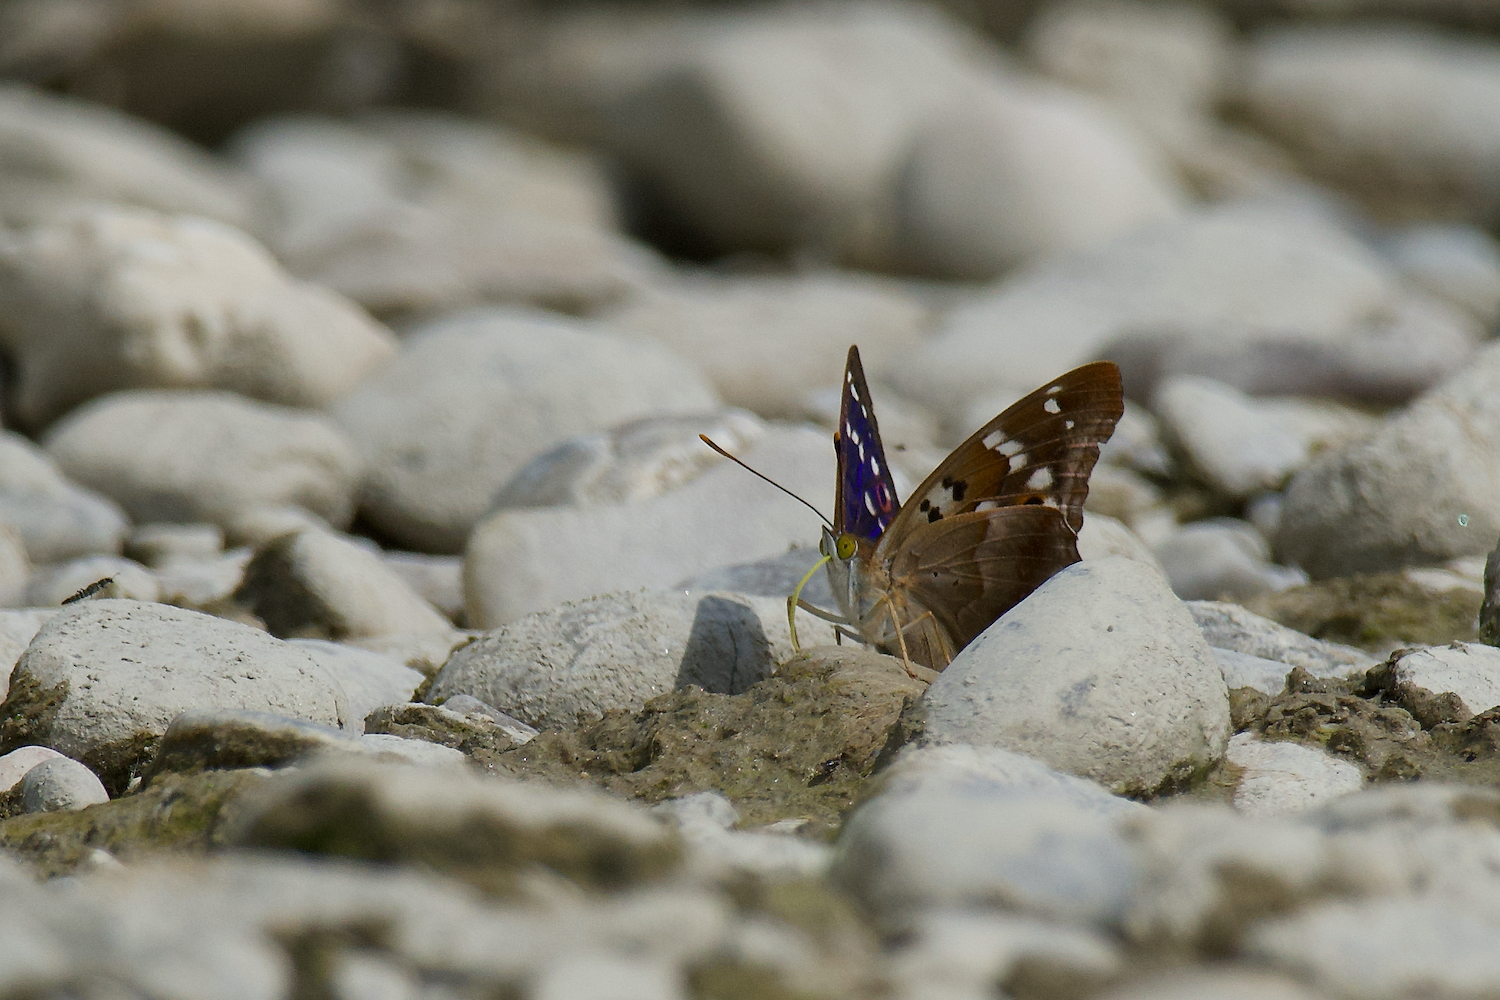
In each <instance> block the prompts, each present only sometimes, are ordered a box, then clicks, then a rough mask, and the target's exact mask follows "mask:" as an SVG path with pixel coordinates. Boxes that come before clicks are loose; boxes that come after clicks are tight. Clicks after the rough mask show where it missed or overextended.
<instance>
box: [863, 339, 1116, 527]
mask: <svg viewBox="0 0 1500 1000" xmlns="http://www.w3.org/2000/svg"><path fill="white" fill-rule="evenodd" d="M1123 408H1124V404H1123V401H1122V398H1121V392H1120V369H1119V368H1118V367H1116V366H1115V364H1114V363H1113V362H1109V361H1096V362H1094V363H1093V364H1089V365H1084V366H1083V367H1082V368H1075V369H1073V370H1072V371H1070V372H1068V373H1067V374H1066V375H1062V376H1060V377H1059V378H1056V379H1054V380H1052V381H1051V382H1049V383H1047V384H1046V385H1044V386H1042V387H1041V388H1040V389H1037V390H1036V391H1035V392H1033V393H1031V394H1030V395H1028V396H1026V397H1025V398H1023V399H1021V400H1019V401H1017V402H1016V403H1015V404H1014V405H1012V406H1010V407H1008V408H1007V409H1006V410H1005V412H1003V413H1001V414H1000V415H999V416H998V417H996V418H995V419H994V420H991V421H990V422H989V423H987V424H985V425H984V426H983V427H981V428H980V429H979V430H977V431H975V432H974V434H973V435H971V436H970V437H969V439H968V440H967V441H965V442H964V443H963V444H961V445H959V446H958V447H957V448H956V449H954V451H953V454H951V455H949V456H948V458H947V459H945V460H944V461H943V463H942V464H941V465H939V466H938V467H937V469H936V470H934V471H933V473H932V475H930V476H928V477H927V479H926V481H924V482H923V483H922V485H921V486H919V487H917V490H916V492H914V493H913V494H912V495H911V498H910V499H909V500H908V501H907V503H906V505H905V506H904V507H902V509H901V512H900V515H899V516H898V518H897V520H896V524H895V528H894V530H893V531H892V532H891V533H890V536H891V537H890V538H889V539H888V540H889V541H892V542H896V541H897V539H899V538H904V537H905V535H906V534H907V533H908V532H910V531H912V530H914V529H915V528H916V527H917V526H918V525H919V524H922V523H936V522H938V521H940V520H942V519H944V518H950V517H955V516H957V515H960V514H965V513H968V512H971V511H983V510H989V509H992V508H998V507H1011V506H1022V505H1027V504H1040V505H1043V506H1047V507H1053V508H1055V509H1057V510H1059V511H1061V512H1062V515H1063V520H1064V521H1065V522H1066V524H1067V526H1068V527H1069V528H1071V529H1072V530H1073V531H1074V532H1077V531H1078V529H1080V528H1081V527H1083V502H1084V499H1085V498H1086V497H1087V496H1088V490H1089V485H1088V481H1089V473H1090V472H1091V471H1092V470H1093V468H1094V463H1095V462H1096V461H1097V460H1098V458H1099V444H1100V442H1102V441H1105V440H1107V439H1108V438H1109V436H1110V434H1111V433H1113V431H1114V426H1115V422H1116V421H1117V420H1119V419H1120V414H1121V413H1122V412H1123ZM898 544H899V543H898Z"/></svg>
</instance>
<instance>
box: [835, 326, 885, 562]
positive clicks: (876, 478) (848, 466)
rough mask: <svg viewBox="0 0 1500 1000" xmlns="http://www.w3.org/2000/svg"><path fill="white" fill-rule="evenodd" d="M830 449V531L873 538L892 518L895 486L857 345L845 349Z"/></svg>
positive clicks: (836, 534) (880, 533) (875, 537)
mask: <svg viewBox="0 0 1500 1000" xmlns="http://www.w3.org/2000/svg"><path fill="white" fill-rule="evenodd" d="M833 447H834V451H835V452H836V453H837V455H838V479H837V481H836V483H835V485H834V504H833V509H834V513H833V516H834V526H833V533H834V535H835V536H838V535H840V534H843V533H848V534H851V535H854V536H856V537H857V538H866V539H871V540H873V539H878V538H879V537H880V536H881V535H883V534H885V531H886V529H887V528H888V527H890V525H891V522H892V520H894V519H895V517H896V512H897V509H898V504H897V501H896V484H895V482H894V481H893V480H892V479H891V469H890V466H889V465H887V464H886V460H885V448H884V446H883V445H882V444H881V443H880V426H879V425H878V424H877V423H876V422H875V410H874V406H873V404H872V403H871V400H870V387H869V386H868V385H866V384H865V370H864V366H863V365H861V364H860V363H859V348H857V347H850V348H849V360H848V363H847V364H846V365H845V367H844V389H843V402H842V404H841V405H840V407H839V429H838V433H837V434H835V435H834V437H833Z"/></svg>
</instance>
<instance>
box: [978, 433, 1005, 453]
mask: <svg viewBox="0 0 1500 1000" xmlns="http://www.w3.org/2000/svg"><path fill="white" fill-rule="evenodd" d="M1004 443H1005V432H1004V431H990V432H989V433H988V434H986V435H985V436H984V438H983V439H982V440H981V441H980V444H982V445H984V446H985V447H986V448H988V449H990V450H991V451H994V450H995V448H996V447H998V446H1000V445H1002V444H1004Z"/></svg>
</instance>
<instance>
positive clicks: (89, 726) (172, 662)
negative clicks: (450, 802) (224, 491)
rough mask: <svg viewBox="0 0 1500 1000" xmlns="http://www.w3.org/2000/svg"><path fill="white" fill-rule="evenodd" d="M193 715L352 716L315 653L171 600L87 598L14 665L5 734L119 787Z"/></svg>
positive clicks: (332, 719)
mask: <svg viewBox="0 0 1500 1000" xmlns="http://www.w3.org/2000/svg"><path fill="white" fill-rule="evenodd" d="M190 708H245V709H251V710H254V711H261V712H272V713H275V714H278V715H286V716H290V717H292V718H298V719H306V720H308V721H311V722H320V723H323V724H324V725H333V726H337V725H340V724H341V723H343V722H345V721H346V720H345V719H344V715H345V714H346V712H347V710H346V709H345V708H344V706H342V705H341V704H340V695H339V692H338V687H337V684H336V682H335V681H334V680H333V679H332V678H331V677H330V676H329V675H328V674H327V673H326V672H325V671H324V669H323V668H322V667H320V666H319V665H318V663H317V662H316V661H315V660H314V658H313V657H312V656H310V655H308V654H307V653H306V652H304V651H303V650H300V649H297V648H296V647H295V646H291V645H288V644H287V643H284V642H282V641H281V640H279V639H274V638H272V637H271V636H269V635H267V634H266V633H264V632H261V631H260V630H258V629H253V628H250V627H249V626H247V625H240V624H238V623H236V622H231V621H226V620H224V619H222V618H214V617H211V616H209V615H204V614H199V613H197V612H195V611H184V610H182V609H180V608H173V607H169V606H167V605H164V604H142V603H139V602H136V601H124V600H104V601H85V602H83V603H81V604H78V605H76V606H75V607H73V608H70V609H68V610H66V611H63V612H61V613H59V614H57V615H56V616H54V617H53V618H52V619H51V620H50V621H48V622H47V624H46V625H44V626H43V627H42V629H41V631H39V632H38V633H37V635H36V638H34V639H32V641H31V645H30V646H29V647H27V650H26V652H25V653H24V654H23V655H22V657H21V661H20V662H19V663H18V664H17V665H16V668H15V671H14V672H13V673H12V675H11V684H10V695H9V697H8V698H7V700H6V703H5V713H4V714H5V715H6V717H8V718H10V719H12V720H13V722H12V726H11V727H10V728H11V730H12V731H10V732H7V734H6V736H7V738H8V739H10V740H19V741H20V742H25V743H39V744H42V745H45V746H50V747H52V748H53V749H55V750H58V751H60V752H62V753H64V754H66V755H67V756H69V757H72V758H74V759H76V760H81V761H83V762H84V763H85V764H88V765H89V766H90V767H92V768H93V769H94V770H95V771H97V772H98V773H99V776H100V777H101V778H103V779H104V781H105V784H106V786H109V787H114V788H116V789H118V788H121V787H123V785H124V782H125V779H127V778H128V777H129V776H130V773H131V772H132V771H133V770H138V768H139V766H140V765H141V764H142V763H143V761H142V759H141V754H142V752H143V751H144V750H147V749H149V747H150V745H151V744H152V743H153V742H154V741H155V740H156V739H158V738H159V737H160V736H161V735H162V734H163V733H165V732H166V729H167V726H168V724H170V723H171V721H172V719H174V718H175V717H176V716H177V715H178V714H180V713H181V712H184V711H186V710H187V709H190ZM355 721H356V722H357V721H358V720H355ZM15 727H19V729H17V728H15Z"/></svg>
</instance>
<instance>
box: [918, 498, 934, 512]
mask: <svg viewBox="0 0 1500 1000" xmlns="http://www.w3.org/2000/svg"><path fill="white" fill-rule="evenodd" d="M931 509H932V501H931V500H923V501H922V504H921V506H919V507H918V508H917V510H920V511H921V512H922V513H924V514H925V513H927V512H928V511H929V510H931Z"/></svg>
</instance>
